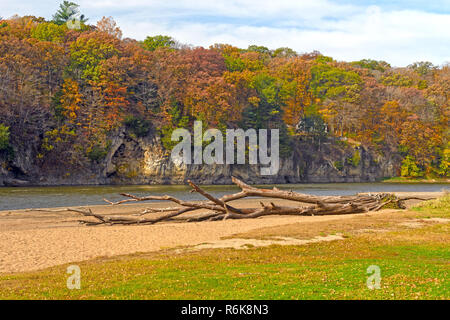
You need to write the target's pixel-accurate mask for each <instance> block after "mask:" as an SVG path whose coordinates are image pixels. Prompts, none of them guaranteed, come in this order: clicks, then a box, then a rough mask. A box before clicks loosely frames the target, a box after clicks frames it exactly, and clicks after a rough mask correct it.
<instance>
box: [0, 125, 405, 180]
mask: <svg viewBox="0 0 450 320" xmlns="http://www.w3.org/2000/svg"><path fill="white" fill-rule="evenodd" d="M292 150H293V151H292V153H291V154H290V155H289V156H288V157H287V158H282V159H281V162H280V169H279V172H278V174H277V175H274V176H262V175H261V174H260V167H259V165H194V164H192V165H186V164H183V163H174V162H172V161H171V159H170V154H169V153H168V152H167V151H166V150H165V149H164V148H163V146H162V144H161V141H160V139H159V136H158V135H157V134H155V133H153V134H150V135H148V136H146V137H143V138H137V137H136V136H134V135H132V134H129V133H127V132H126V131H125V130H124V129H121V130H119V131H117V133H116V134H115V135H114V136H113V137H112V143H111V146H110V149H109V152H108V154H107V156H106V157H105V158H104V160H103V161H101V162H99V163H92V164H91V166H90V167H88V168H84V169H83V170H79V171H76V172H64V173H63V171H62V170H61V169H63V168H56V169H55V170H53V171H51V172H43V171H42V170H40V168H38V167H36V165H34V162H33V154H32V153H33V150H32V148H30V149H26V148H25V149H24V150H21V151H22V152H20V153H17V152H16V156H15V159H14V160H13V161H12V162H11V163H10V165H9V168H8V169H6V168H0V185H2V184H3V185H26V184H30V185H74V184H184V183H185V182H186V180H187V179H191V180H193V181H195V182H198V183H201V184H230V183H231V178H230V177H231V176H236V177H239V178H241V179H243V180H244V181H247V182H248V183H258V184H264V183H307V182H308V183H311V182H312V183H314V182H372V181H377V180H380V179H382V178H384V177H390V176H395V175H396V173H397V171H398V166H399V159H398V155H395V154H392V153H388V155H383V154H382V153H380V152H375V151H373V150H370V149H369V148H367V147H364V146H358V145H356V144H353V145H352V144H350V143H346V142H343V141H339V140H329V141H327V142H325V143H322V144H321V145H320V146H318V145H313V144H312V143H311V142H306V141H300V140H298V141H293V143H292Z"/></svg>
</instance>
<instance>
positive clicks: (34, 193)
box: [0, 183, 450, 210]
mask: <svg viewBox="0 0 450 320" xmlns="http://www.w3.org/2000/svg"><path fill="white" fill-rule="evenodd" d="M276 186H277V188H279V189H285V190H293V191H297V192H302V193H307V194H314V195H350V194H355V193H358V192H394V191H416V192H433V191H442V190H445V189H447V190H450V184H445V183H433V184H431V183H411V184H407V183H398V184H397V183H324V184H283V185H276ZM203 187H204V189H205V190H207V191H208V192H210V193H211V194H213V195H215V196H218V197H220V196H223V195H225V194H229V193H234V192H237V191H239V188H237V187H236V186H224V185H220V186H203ZM264 187H265V188H271V187H273V185H270V186H269V185H265V186H264ZM190 190H191V189H190V187H188V186H178V185H170V186H168V185H149V186H64V187H20V188H2V187H0V210H12V209H26V208H51V207H65V206H84V205H97V204H106V202H104V201H103V199H104V198H106V199H109V200H111V201H117V200H121V199H124V198H123V197H122V196H120V195H119V194H120V193H121V192H126V193H132V194H135V195H138V196H143V195H164V194H170V195H173V196H175V197H177V198H180V199H183V200H204V198H203V197H202V196H200V195H199V194H197V193H190V192H189V191H190Z"/></svg>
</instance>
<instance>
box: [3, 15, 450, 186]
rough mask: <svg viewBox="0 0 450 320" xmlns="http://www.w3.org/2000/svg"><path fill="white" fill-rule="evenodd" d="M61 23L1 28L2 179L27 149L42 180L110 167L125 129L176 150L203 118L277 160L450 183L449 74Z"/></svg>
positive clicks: (6, 22) (420, 66) (105, 24)
mask: <svg viewBox="0 0 450 320" xmlns="http://www.w3.org/2000/svg"><path fill="white" fill-rule="evenodd" d="M61 13H63V12H61V9H60V11H58V12H57V13H56V14H55V16H54V18H53V19H52V20H50V21H47V20H45V19H44V18H40V17H34V16H25V17H19V16H14V17H12V18H9V19H0V165H1V166H2V167H3V168H4V169H5V170H13V169H14V168H13V167H14V159H15V158H16V157H17V154H18V153H21V152H25V153H27V154H28V155H29V157H28V159H29V161H32V162H33V163H35V164H36V165H37V166H39V168H42V170H45V169H46V168H50V167H54V166H60V167H65V168H82V167H84V166H90V165H92V163H94V164H95V163H97V162H101V161H102V159H103V158H104V157H105V156H106V154H107V153H108V150H109V148H110V145H111V136H112V134H113V133H114V132H115V130H117V128H120V127H126V128H127V130H128V131H129V132H130V134H131V135H132V136H135V137H136V138H139V137H142V136H146V135H150V134H151V135H157V136H158V137H160V139H161V142H162V144H163V146H164V148H165V149H166V150H170V148H171V147H172V145H173V142H172V141H171V140H170V136H171V132H172V131H173V130H174V129H175V128H180V127H184V128H191V127H192V124H193V122H194V121H196V120H202V121H203V123H204V124H203V127H204V128H218V129H220V130H225V129H226V128H244V129H246V128H279V129H280V139H281V142H280V143H281V147H280V154H281V155H282V156H286V155H289V154H290V153H291V151H292V148H295V145H294V144H293V141H295V140H296V139H309V140H308V141H310V143H311V144H320V143H322V142H324V141H327V140H328V139H330V138H333V141H335V143H353V144H362V145H365V146H367V147H368V148H371V149H372V150H375V151H376V152H379V153H382V154H386V153H395V154H398V155H399V157H400V158H401V159H402V160H401V163H399V166H398V172H397V174H398V175H399V176H400V175H401V176H405V177H433V178H438V177H449V176H450V168H449V165H450V145H449V126H448V121H449V116H450V112H449V110H450V106H449V93H450V65H448V64H447V65H441V66H435V65H433V64H432V63H429V62H416V63H413V64H410V65H408V66H407V67H402V68H398V67H392V66H391V65H390V64H389V63H388V62H385V61H376V60H371V59H364V60H361V61H352V62H343V61H336V60H334V59H333V58H332V57H328V56H325V55H322V54H321V53H319V52H310V53H298V52H295V51H294V50H292V49H290V48H287V47H285V48H278V49H269V48H266V47H263V46H257V45H251V46H249V47H248V48H245V49H243V48H237V47H234V46H232V45H228V44H214V45H211V46H210V47H209V48H202V47H193V46H190V45H185V44H182V43H179V42H178V41H177V40H175V39H173V38H171V37H170V36H162V35H157V36H149V37H147V38H146V39H145V40H144V41H137V40H134V39H130V38H124V37H123V36H122V32H121V30H120V28H119V27H118V26H117V25H116V23H115V22H114V20H113V18H111V17H109V18H107V17H104V18H103V19H101V20H100V21H98V22H97V23H96V24H94V23H93V24H91V21H89V20H87V19H86V18H84V17H83V19H82V21H81V25H80V28H70V25H69V26H68V24H67V23H66V22H67V17H66V19H65V18H64V15H63V14H61ZM149 32H151V30H149ZM355 161H357V159H356V160H355ZM11 168H12V169H11Z"/></svg>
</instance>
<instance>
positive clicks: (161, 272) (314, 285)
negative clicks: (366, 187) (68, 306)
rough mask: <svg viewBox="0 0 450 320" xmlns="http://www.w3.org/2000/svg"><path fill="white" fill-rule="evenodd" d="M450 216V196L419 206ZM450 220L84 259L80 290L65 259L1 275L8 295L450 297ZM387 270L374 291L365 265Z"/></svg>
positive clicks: (1, 293) (1, 294)
mask: <svg viewBox="0 0 450 320" xmlns="http://www.w3.org/2000/svg"><path fill="white" fill-rule="evenodd" d="M415 210H417V211H418V212H421V214H422V213H425V214H427V215H428V214H430V215H433V216H435V217H436V216H440V217H447V218H449V215H450V196H448V195H447V196H446V197H444V198H443V199H440V200H437V201H429V202H426V203H424V204H422V205H421V206H420V207H418V208H417V209H415ZM449 234H450V224H448V223H446V224H433V225H427V226H425V227H422V228H420V229H405V230H400V231H392V232H388V233H369V234H362V235H358V236H351V237H350V238H347V239H345V240H340V241H334V242H327V243H316V244H310V245H305V246H271V247H265V248H250V249H248V250H233V249H215V250H202V251H198V252H191V253H183V254H170V252H169V253H167V252H166V253H164V254H148V255H144V254H142V255H134V256H127V257H120V258H115V259H110V260H105V259H103V260H101V259H98V260H94V261H90V262H82V263H79V264H78V265H79V266H80V267H81V286H82V287H81V289H80V290H68V289H67V288H66V279H67V277H68V275H67V274H66V268H67V265H65V266H59V267H53V268H49V269H46V270H42V271H37V272H31V273H23V274H15V275H3V276H0V298H2V299H449V298H450V279H449V271H450V245H449V244H450V237H449ZM370 265H377V266H379V267H380V269H381V278H382V279H381V289H379V290H369V289H368V288H367V286H366V280H367V277H368V276H369V275H368V274H366V270H367V268H368V267H369V266H370Z"/></svg>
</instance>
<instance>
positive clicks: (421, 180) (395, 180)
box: [381, 177, 450, 183]
mask: <svg viewBox="0 0 450 320" xmlns="http://www.w3.org/2000/svg"><path fill="white" fill-rule="evenodd" d="M381 182H386V183H449V182H450V179H449V178H406V177H392V178H386V179H384V180H382V181H381Z"/></svg>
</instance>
